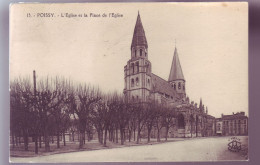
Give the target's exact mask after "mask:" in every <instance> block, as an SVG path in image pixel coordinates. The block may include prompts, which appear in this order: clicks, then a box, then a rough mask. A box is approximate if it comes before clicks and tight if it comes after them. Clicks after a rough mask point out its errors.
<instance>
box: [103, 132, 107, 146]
mask: <svg viewBox="0 0 260 165" xmlns="http://www.w3.org/2000/svg"><path fill="white" fill-rule="evenodd" d="M106 146H107V128H105V137H104V147H106Z"/></svg>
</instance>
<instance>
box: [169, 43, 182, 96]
mask: <svg viewBox="0 0 260 165" xmlns="http://www.w3.org/2000/svg"><path fill="white" fill-rule="evenodd" d="M168 82H169V83H170V84H171V86H172V88H173V89H174V90H175V91H176V93H177V94H178V95H179V96H180V97H181V98H184V97H186V91H185V79H184V76H183V73H182V69H181V64H180V60H179V56H178V52H177V48H176V47H175V50H174V56H173V60H172V66H171V71H170V75H169V79H168Z"/></svg>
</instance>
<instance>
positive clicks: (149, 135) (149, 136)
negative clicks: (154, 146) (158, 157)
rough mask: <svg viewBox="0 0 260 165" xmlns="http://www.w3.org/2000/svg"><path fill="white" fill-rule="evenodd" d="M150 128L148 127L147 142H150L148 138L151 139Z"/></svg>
mask: <svg viewBox="0 0 260 165" xmlns="http://www.w3.org/2000/svg"><path fill="white" fill-rule="evenodd" d="M151 131H152V129H151V128H148V136H147V142H148V143H150V139H151Z"/></svg>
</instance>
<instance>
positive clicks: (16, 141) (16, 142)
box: [15, 135, 18, 146]
mask: <svg viewBox="0 0 260 165" xmlns="http://www.w3.org/2000/svg"><path fill="white" fill-rule="evenodd" d="M15 145H16V146H18V140H17V135H15Z"/></svg>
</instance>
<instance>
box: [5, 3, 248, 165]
mask: <svg viewBox="0 0 260 165" xmlns="http://www.w3.org/2000/svg"><path fill="white" fill-rule="evenodd" d="M248 120H249V111H248V4H247V3H246V2H225V3H222V2H221V3H66V4H62V3H49V4H41V3H34V4H30V3H28V4H26V3H25V4H22V3H21V4H19V3H18V4H11V5H10V135H9V136H10V142H9V143H10V162H15V163H16V162H22V163H28V162H30V163H39V162H40V163H45V162H55V163H65V162H70V163H72V162H194V161H196V162H205V161H230V160H232V161H247V160H249V155H250V154H249V151H248Z"/></svg>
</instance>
